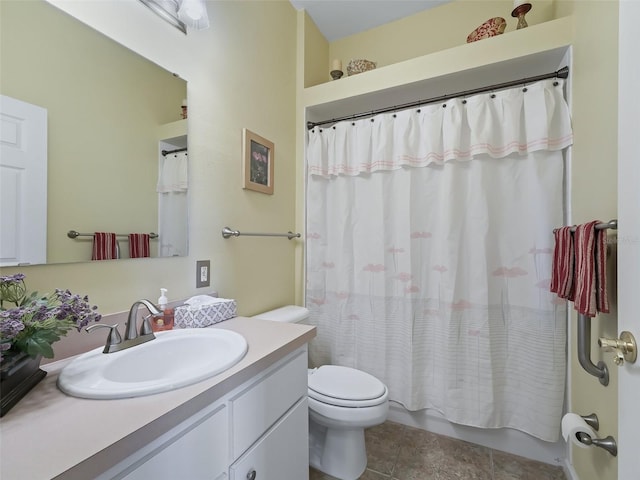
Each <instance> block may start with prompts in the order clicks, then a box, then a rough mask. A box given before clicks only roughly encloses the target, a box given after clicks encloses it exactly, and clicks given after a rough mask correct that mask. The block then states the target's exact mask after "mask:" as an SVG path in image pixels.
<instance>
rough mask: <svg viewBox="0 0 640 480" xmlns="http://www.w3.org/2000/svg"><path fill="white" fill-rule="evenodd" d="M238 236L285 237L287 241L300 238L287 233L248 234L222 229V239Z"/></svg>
mask: <svg viewBox="0 0 640 480" xmlns="http://www.w3.org/2000/svg"><path fill="white" fill-rule="evenodd" d="M240 235H242V236H246V237H287V238H288V239H289V240H291V239H293V238H300V234H299V233H293V232H287V233H249V232H239V231H238V230H231V229H230V228H229V227H224V228H223V229H222V237H223V238H229V237H239V236H240Z"/></svg>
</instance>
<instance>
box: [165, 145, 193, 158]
mask: <svg viewBox="0 0 640 480" xmlns="http://www.w3.org/2000/svg"><path fill="white" fill-rule="evenodd" d="M186 151H187V147H185V148H176V149H175V150H162V156H163V157H166V156H167V155H169V154H170V153H178V152H186Z"/></svg>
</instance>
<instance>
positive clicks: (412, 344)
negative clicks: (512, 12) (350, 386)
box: [306, 80, 572, 441]
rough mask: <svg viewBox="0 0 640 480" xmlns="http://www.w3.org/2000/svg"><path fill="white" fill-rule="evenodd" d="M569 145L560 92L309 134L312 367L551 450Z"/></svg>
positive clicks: (562, 316) (464, 103) (560, 361)
mask: <svg viewBox="0 0 640 480" xmlns="http://www.w3.org/2000/svg"><path fill="white" fill-rule="evenodd" d="M571 141H572V133H571V125H570V119H569V112H568V108H567V105H566V103H565V100H564V97H563V83H562V81H561V80H549V81H542V82H538V83H536V84H534V85H530V86H527V87H526V88H525V89H523V88H517V89H512V90H507V91H502V92H498V93H495V94H493V95H492V94H483V95H478V96H475V97H472V98H467V99H466V100H465V99H456V100H450V101H447V102H446V106H445V105H443V104H437V105H429V106H426V107H422V108H419V109H418V108H414V109H410V110H406V111H403V112H397V113H395V114H391V113H389V114H383V115H378V116H376V117H375V118H374V119H373V120H371V119H365V120H360V121H356V122H342V123H339V124H336V125H335V128H333V127H329V128H324V129H319V128H318V127H316V128H315V129H314V130H313V131H310V132H309V133H308V144H307V168H308V186H307V187H308V188H307V291H306V304H307V306H308V307H309V309H310V311H311V322H312V323H313V324H315V325H317V327H318V336H317V338H316V339H315V340H314V341H313V342H312V344H311V346H310V354H311V360H312V362H313V363H316V364H322V363H333V364H339V365H346V366H351V367H355V368H359V369H362V370H364V371H367V372H370V373H371V374H373V375H375V376H377V377H378V378H380V379H381V380H382V381H383V382H384V383H385V384H386V385H387V386H388V387H389V391H390V398H391V400H394V401H396V402H399V403H401V404H402V405H404V406H405V407H406V408H408V409H409V410H419V409H425V408H427V409H435V410H437V411H439V412H441V413H442V414H443V415H444V416H445V417H446V418H447V419H449V420H451V421H453V422H456V423H461V424H465V425H471V426H476V427H484V428H500V427H510V428H515V429H518V430H522V431H524V432H527V433H529V434H531V435H533V436H535V437H538V438H540V439H543V440H547V441H556V440H557V439H558V436H559V426H560V420H561V415H562V405H563V397H564V381H565V341H566V325H565V322H566V304H565V303H564V302H561V303H559V302H558V301H557V299H556V297H555V296H554V295H552V294H550V293H549V288H548V287H549V281H550V277H551V272H550V269H551V252H552V242H553V235H552V230H553V228H554V227H556V226H558V225H562V223H563V174H564V173H563V172H564V161H563V152H562V150H563V149H564V148H566V147H567V146H569V145H570V144H571Z"/></svg>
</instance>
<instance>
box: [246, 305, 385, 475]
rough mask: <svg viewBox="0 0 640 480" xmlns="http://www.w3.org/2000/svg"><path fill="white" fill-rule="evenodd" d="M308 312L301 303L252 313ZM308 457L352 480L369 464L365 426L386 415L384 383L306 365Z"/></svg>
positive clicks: (272, 316) (295, 317) (282, 317)
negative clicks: (307, 372)
mask: <svg viewBox="0 0 640 480" xmlns="http://www.w3.org/2000/svg"><path fill="white" fill-rule="evenodd" d="M308 317H309V310H307V309H306V308H304V307H298V306H294V305H288V306H286V307H282V308H278V309H276V310H271V311H268V312H265V313H261V314H259V315H256V316H254V317H253V318H258V319H262V320H272V321H279V322H291V323H297V322H302V321H304V320H306V319H307V318H308ZM307 391H308V400H309V463H310V464H311V466H312V467H313V468H315V469H317V470H320V471H321V472H324V473H326V474H328V475H331V476H333V477H336V478H339V479H340V480H356V479H357V478H358V477H359V476H360V475H362V473H363V472H364V471H365V469H366V467H367V453H366V450H365V444H364V429H365V428H368V427H373V426H374V425H379V424H381V423H383V422H384V421H385V420H386V419H387V413H388V412H389V400H388V397H389V392H388V391H387V387H386V386H385V385H384V384H383V383H382V382H381V381H380V380H378V379H377V378H375V377H374V376H372V375H369V374H368V373H365V372H362V371H360V370H356V369H354V368H349V367H340V366H336V365H323V366H321V367H318V368H313V369H309V384H308V390H307Z"/></svg>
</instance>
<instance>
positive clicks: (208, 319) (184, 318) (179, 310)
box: [174, 300, 236, 328]
mask: <svg viewBox="0 0 640 480" xmlns="http://www.w3.org/2000/svg"><path fill="white" fill-rule="evenodd" d="M235 316H236V301H235V300H220V301H219V302H216V303H213V304H210V305H201V306H198V307H190V306H188V305H182V306H180V307H176V308H175V311H174V326H175V327H178V328H202V327H208V326H209V325H213V324H214V323H218V322H222V321H223V320H228V319H230V318H233V317H235Z"/></svg>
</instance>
